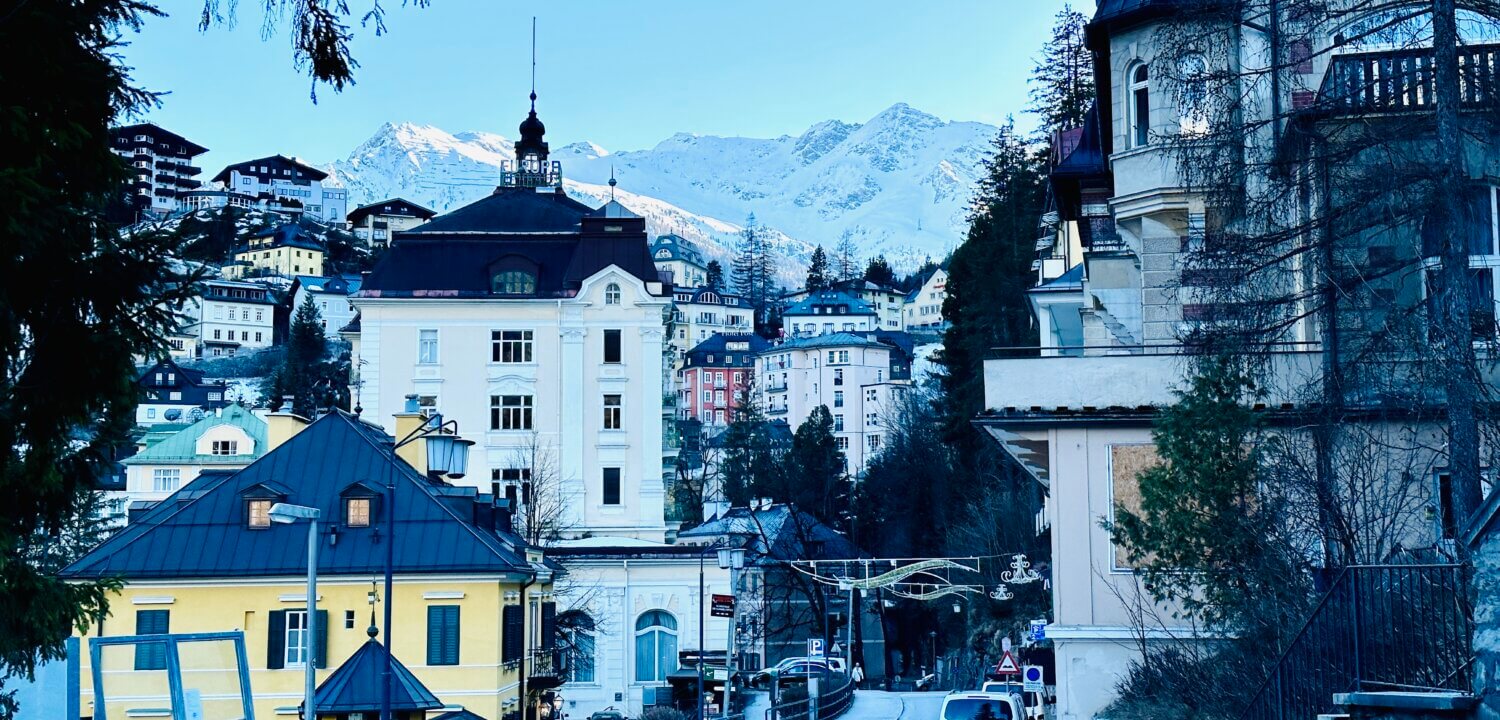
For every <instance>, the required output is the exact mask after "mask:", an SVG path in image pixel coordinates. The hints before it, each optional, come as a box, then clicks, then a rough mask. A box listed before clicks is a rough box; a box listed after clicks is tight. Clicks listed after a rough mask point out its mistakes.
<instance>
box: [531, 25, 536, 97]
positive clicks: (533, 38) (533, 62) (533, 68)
mask: <svg viewBox="0 0 1500 720" xmlns="http://www.w3.org/2000/svg"><path fill="white" fill-rule="evenodd" d="M531 111H532V112H536V16H535V15H532V16H531Z"/></svg>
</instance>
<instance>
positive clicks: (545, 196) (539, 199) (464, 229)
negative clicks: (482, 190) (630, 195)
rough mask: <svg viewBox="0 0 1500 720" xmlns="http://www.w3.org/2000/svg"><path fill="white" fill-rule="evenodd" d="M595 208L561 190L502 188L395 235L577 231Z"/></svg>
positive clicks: (399, 236)
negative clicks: (541, 190) (538, 190)
mask: <svg viewBox="0 0 1500 720" xmlns="http://www.w3.org/2000/svg"><path fill="white" fill-rule="evenodd" d="M593 211H594V209H593V208H591V207H589V206H587V205H585V204H583V203H581V202H578V201H577V200H574V199H573V198H570V197H568V196H567V195H565V194H563V193H560V192H536V191H535V190H530V189H526V188H500V189H498V190H496V191H495V192H494V193H493V194H491V195H490V196H489V197H486V198H482V199H480V200H478V201H475V202H472V203H469V204H468V205H465V206H463V207H461V208H459V209H457V210H454V211H453V212H450V213H446V214H443V215H439V216H437V217H435V218H433V219H432V220H431V221H430V222H426V223H423V224H421V225H418V226H416V227H414V228H412V229H410V230H406V231H404V232H399V233H396V238H397V239H400V238H402V237H408V236H413V235H433V234H452V233H459V234H464V235H473V234H476V233H480V234H501V233H510V234H527V233H559V232H575V233H576V232H578V225H579V221H581V220H582V219H583V217H584V216H585V215H588V214H589V213H591V212H593Z"/></svg>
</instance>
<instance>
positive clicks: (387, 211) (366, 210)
mask: <svg viewBox="0 0 1500 720" xmlns="http://www.w3.org/2000/svg"><path fill="white" fill-rule="evenodd" d="M370 215H401V216H404V217H414V218H418V219H421V220H427V219H430V218H432V217H434V216H436V215H437V212H436V211H434V210H429V209H427V208H425V207H422V206H421V205H418V204H416V203H414V202H412V201H410V200H407V199H406V198H399V197H395V198H389V199H387V200H381V201H379V202H372V203H370V204H369V205H361V206H359V207H357V208H354V210H352V211H351V212H350V213H349V215H348V216H347V217H346V218H345V219H347V220H348V221H349V223H350V224H351V225H358V224H359V223H360V221H361V220H364V219H365V218H366V217H367V216H370Z"/></svg>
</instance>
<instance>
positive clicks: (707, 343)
mask: <svg viewBox="0 0 1500 720" xmlns="http://www.w3.org/2000/svg"><path fill="white" fill-rule="evenodd" d="M732 342H736V343H748V344H749V347H748V348H747V349H744V350H730V349H729V343H732ZM770 347H771V343H770V341H769V340H766V339H765V338H763V337H761V336H759V335H756V334H754V333H745V334H741V335H727V334H723V333H714V334H713V335H712V336H710V337H709V338H708V339H707V340H704V341H703V342H701V343H698V344H697V345H694V346H693V349H691V350H689V351H687V357H686V360H687V367H705V366H709V367H731V365H730V364H729V361H728V358H729V357H731V356H733V357H734V358H736V360H735V362H734V365H733V366H732V367H752V366H754V365H755V355H756V354H757V353H760V352H762V351H765V350H768V349H770ZM709 355H713V356H714V362H712V363H710V362H708V356H709Z"/></svg>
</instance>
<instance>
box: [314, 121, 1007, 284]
mask: <svg viewBox="0 0 1500 720" xmlns="http://www.w3.org/2000/svg"><path fill="white" fill-rule="evenodd" d="M554 133H555V131H554ZM995 133H996V128H994V127H993V126H989V125H985V124H983V123H975V122H945V121H943V120H940V119H938V118H936V117H934V116H932V115H928V114H926V113H923V112H920V111H918V110H915V109H913V108H911V107H909V106H907V105H905V104H897V105H893V106H891V107H890V108H888V109H886V110H885V111H883V112H881V113H880V114H878V115H876V116H875V117H873V118H871V119H870V120H869V121H868V122H865V123H862V124H855V123H844V122H839V121H836V120H830V121H826V122H821V123H818V124H816V125H814V126H812V127H810V128H808V129H807V131H806V132H804V133H802V134H801V135H798V136H795V137H793V136H783V137H778V138H771V139H756V138H740V137H717V136H709V135H691V134H686V133H679V134H677V135H673V136H672V137H670V138H667V139H666V140H663V141H662V142H660V143H658V144H657V145H656V146H655V147H652V148H650V149H646V150H630V151H621V152H610V151H608V150H606V149H604V148H602V147H600V146H598V145H596V144H594V143H589V142H576V143H572V144H559V143H557V142H554V143H553V149H552V158H553V159H555V160H560V161H562V166H563V176H564V178H565V181H564V188H565V190H566V191H567V192H568V193H569V194H571V195H573V196H574V197H577V198H578V199H580V200H583V201H585V202H589V203H595V204H597V203H602V202H603V201H604V200H605V199H606V198H607V197H608V196H609V188H608V187H607V185H606V183H607V181H608V179H609V177H610V174H611V172H613V174H614V177H615V178H616V179H617V180H618V181H619V185H618V187H617V188H616V189H615V196H616V198H617V199H619V200H620V202H622V203H624V204H625V205H626V206H627V207H630V208H631V209H632V210H635V211H636V212H638V213H640V214H641V215H643V216H645V217H646V219H647V224H648V226H649V228H650V231H651V232H652V233H653V234H659V233H668V232H671V233H676V234H678V235H682V236H683V237H686V238H688V239H690V240H694V241H696V242H698V243H699V245H700V246H702V247H703V248H704V250H705V251H706V252H707V253H708V255H709V256H711V257H719V258H721V259H727V258H728V256H729V254H730V253H731V252H732V249H733V247H734V244H735V238H736V235H737V233H738V232H739V231H740V229H741V227H742V226H743V224H744V223H745V221H746V218H747V217H748V216H749V215H751V214H752V213H753V214H754V215H755V217H756V219H757V220H758V222H759V224H760V225H762V226H764V227H765V228H767V229H768V230H769V231H770V232H771V234H772V237H773V242H772V245H773V247H775V248H776V250H777V252H778V253H780V254H781V255H783V256H785V257H786V258H787V259H789V260H792V261H794V264H796V265H801V264H802V262H804V261H805V259H806V257H807V256H808V254H810V253H811V250H812V248H813V246H814V245H820V244H821V245H823V246H825V247H829V248H831V247H832V246H833V245H834V244H836V243H837V242H838V241H839V240H840V239H841V238H844V237H848V238H850V239H852V240H853V241H854V243H855V244H856V246H858V247H859V248H860V251H861V252H862V253H863V254H865V255H874V254H876V253H884V254H885V255H886V257H887V258H889V259H890V260H891V261H892V263H893V264H895V265H897V266H898V267H909V266H914V265H915V264H917V263H920V262H921V261H922V260H923V259H924V258H925V257H929V256H930V257H933V258H934V259H936V258H941V257H942V256H943V255H945V254H946V253H947V252H948V251H949V250H951V249H952V248H953V247H954V246H956V245H957V243H958V242H959V240H960V239H961V238H962V234H963V231H964V228H965V226H966V222H965V219H966V216H967V213H968V208H969V202H970V200H971V198H972V196H973V192H974V188H975V186H976V184H977V182H978V180H979V177H980V173H981V168H980V163H981V161H982V160H983V158H984V156H985V153H986V152H987V151H988V149H989V142H990V140H991V139H992V138H993V137H994V136H995ZM511 142H512V141H511V140H510V139H509V138H507V137H504V136H501V135H497V134H494V133H488V132H463V133H458V134H451V133H448V132H446V131H444V130H441V129H439V128H435V127H431V126H423V125H413V124H410V123H400V124H393V123H387V124H386V125H383V126H381V128H380V129H379V130H378V131H377V132H376V133H375V135H374V136H372V137H371V138H370V139H369V140H366V141H365V142H364V143H362V144H361V145H360V146H359V147H357V148H355V149H354V151H353V152H351V153H350V155H349V157H348V158H347V159H345V160H341V161H338V162H336V163H334V164H333V165H332V166H331V167H330V168H328V169H329V171H330V172H331V173H332V175H333V176H334V178H336V179H337V181H339V182H341V183H342V184H343V185H345V186H346V187H348V188H349V190H350V196H351V197H350V202H351V207H352V206H353V205H354V204H363V203H367V202H373V201H376V200H380V199H384V198H388V197H404V198H406V199H408V200H411V201H413V202H417V203H421V204H423V205H426V206H428V207H431V208H433V209H435V210H439V211H442V210H448V209H452V208H455V207H458V206H460V205H463V204H465V203H467V202H471V201H473V200H475V199H478V198H480V197H482V196H484V195H485V194H487V193H489V192H490V191H491V190H492V189H493V188H494V186H495V184H496V182H497V181H498V178H499V177H500V166H501V165H502V163H504V162H507V161H510V160H512V159H513V158H514V155H513V153H512V150H511ZM795 274H796V273H795V272H793V273H791V275H793V276H794V275H795Z"/></svg>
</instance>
